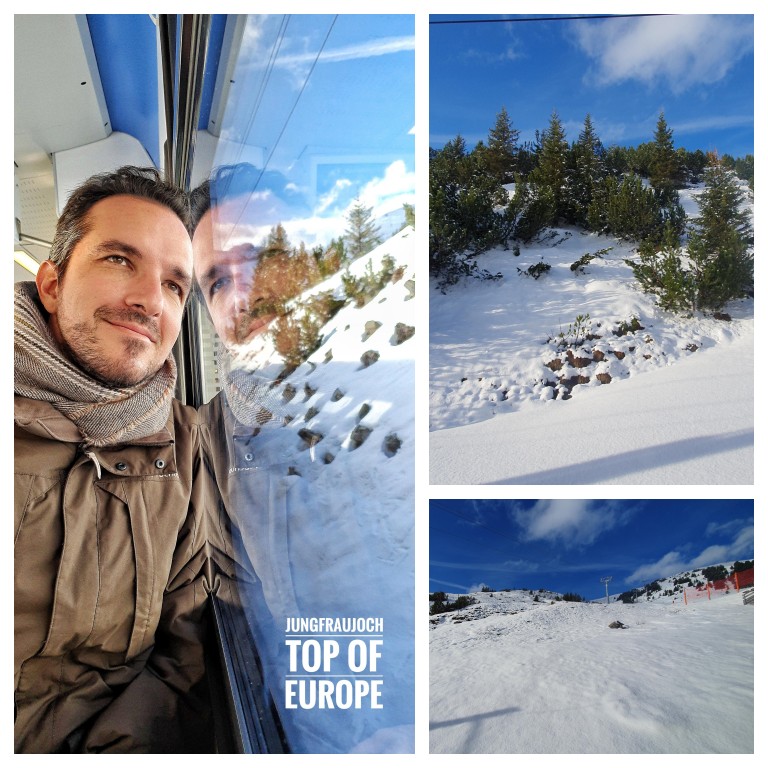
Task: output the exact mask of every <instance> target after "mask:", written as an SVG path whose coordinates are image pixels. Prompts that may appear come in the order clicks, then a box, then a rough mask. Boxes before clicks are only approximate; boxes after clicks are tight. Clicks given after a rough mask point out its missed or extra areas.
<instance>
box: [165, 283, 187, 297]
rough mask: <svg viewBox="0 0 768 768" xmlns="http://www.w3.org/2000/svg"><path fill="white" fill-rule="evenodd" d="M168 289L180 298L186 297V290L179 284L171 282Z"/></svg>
mask: <svg viewBox="0 0 768 768" xmlns="http://www.w3.org/2000/svg"><path fill="white" fill-rule="evenodd" d="M168 288H169V289H170V290H171V291H173V293H175V294H177V295H178V296H182V297H183V296H184V289H183V288H182V287H181V286H180V285H179V284H178V283H173V282H169V283H168Z"/></svg>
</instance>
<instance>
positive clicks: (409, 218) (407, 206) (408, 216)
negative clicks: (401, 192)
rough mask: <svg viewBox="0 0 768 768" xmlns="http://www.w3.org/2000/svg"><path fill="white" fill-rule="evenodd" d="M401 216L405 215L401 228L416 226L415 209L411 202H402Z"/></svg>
mask: <svg viewBox="0 0 768 768" xmlns="http://www.w3.org/2000/svg"><path fill="white" fill-rule="evenodd" d="M403 216H405V222H404V223H403V229H405V227H413V228H414V229H415V228H416V209H415V208H414V206H413V205H412V204H411V203H403Z"/></svg>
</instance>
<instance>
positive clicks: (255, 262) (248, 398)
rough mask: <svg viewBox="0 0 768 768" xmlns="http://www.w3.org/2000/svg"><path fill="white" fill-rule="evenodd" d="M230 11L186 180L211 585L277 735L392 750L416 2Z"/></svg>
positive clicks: (404, 746)
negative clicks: (367, 8)
mask: <svg viewBox="0 0 768 768" xmlns="http://www.w3.org/2000/svg"><path fill="white" fill-rule="evenodd" d="M236 21H237V24H236V25H235V24H234V20H232V19H230V20H229V21H228V24H230V23H231V24H232V26H230V27H228V31H227V33H225V41H227V40H231V41H232V42H231V45H229V47H228V43H226V42H225V45H224V46H223V47H222V51H223V53H222V60H221V61H220V62H219V73H218V79H217V93H216V95H214V104H213V108H212V109H211V117H210V120H209V124H208V128H207V129H206V130H203V131H201V132H200V135H199V136H198V152H199V153H200V154H201V155H204V154H205V152H206V151H207V148H208V147H215V149H214V151H213V152H212V153H211V160H212V161H211V162H210V167H211V170H210V173H207V174H206V175H207V176H208V180H207V182H206V183H204V184H203V185H202V186H198V187H197V188H196V190H195V191H194V192H193V216H194V219H195V223H196V229H195V232H194V237H193V249H194V253H195V274H196V278H197V281H198V283H199V288H200V299H201V305H202V307H203V314H204V315H206V322H209V321H210V326H211V332H210V333H209V334H208V335H207V341H206V344H207V346H208V350H209V353H208V357H207V360H206V364H207V368H208V371H210V372H211V375H210V376H209V377H208V378H209V391H208V393H207V398H206V399H208V400H209V402H208V403H207V404H206V405H205V406H204V407H203V409H202V411H203V416H204V418H203V421H204V423H205V424H206V430H207V451H208V463H209V466H210V471H211V476H212V479H213V481H214V483H213V485H214V486H215V487H216V488H217V489H218V490H217V500H216V504H215V511H213V512H212V514H214V524H213V525H212V528H213V530H214V533H213V534H212V535H213V536H214V545H215V546H214V551H215V552H216V553H217V557H218V558H219V559H220V562H219V565H220V568H221V571H222V573H223V574H225V576H226V575H229V576H233V578H225V579H224V580H225V582H226V584H225V586H224V587H222V590H221V595H222V596H223V598H224V599H227V600H229V599H230V595H231V596H232V600H233V602H236V603H242V605H243V611H244V614H245V616H246V619H247V624H248V626H249V630H248V631H247V633H244V634H247V635H248V636H247V637H242V638H240V639H241V640H242V642H248V643H251V644H252V645H253V647H255V648H256V649H257V651H258V654H259V657H260V663H261V666H262V668H263V673H264V677H265V681H266V686H267V688H268V691H269V693H270V694H271V696H272V698H273V700H274V705H275V708H276V710H277V712H278V715H279V718H280V721H281V724H282V728H283V730H284V733H285V736H286V739H287V742H288V746H289V748H290V749H291V750H293V751H297V752H349V751H370V752H392V751H396V752H404V751H405V752H408V751H412V750H413V707H414V702H413V695H414V691H413V513H414V496H413V489H414V478H413V447H414V430H413V420H414V418H413V417H414V414H413V392H414V389H413V384H414V382H413V367H414V365H413V360H414V345H415V341H414V334H415V321H414V311H413V306H414V304H415V302H414V300H413V298H414V295H415V281H414V278H415V261H414V231H413V228H412V224H413V203H414V158H413V154H414V147H413V139H414V136H413V126H414V83H413V78H414V23H413V17H411V16H372V15H361V16H338V17H334V16H290V17H287V16H286V17H284V16H248V17H240V18H238V19H237V20H236ZM228 35H229V36H230V37H228ZM228 51H229V52H230V53H231V52H233V51H234V52H236V56H234V57H231V56H230V58H228V59H227V58H226V57H227V56H228V55H229V54H228ZM217 98H219V99H223V100H221V101H217ZM206 134H209V135H206ZM211 137H214V139H213V140H211ZM197 177H198V182H200V181H201V180H202V179H201V174H200V173H199V172H198V173H197ZM227 590H231V593H230V592H227Z"/></svg>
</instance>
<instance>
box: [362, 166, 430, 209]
mask: <svg viewBox="0 0 768 768" xmlns="http://www.w3.org/2000/svg"><path fill="white" fill-rule="evenodd" d="M415 193H416V174H415V173H413V171H408V170H407V169H406V167H405V163H404V162H403V161H402V160H395V162H394V163H391V164H390V165H388V166H387V168H386V170H385V171H384V176H383V177H381V178H378V177H377V178H374V179H371V181H369V182H368V183H367V184H366V185H365V186H364V187H363V188H362V189H361V190H360V194H359V198H360V201H361V202H362V203H363V205H365V206H366V207H367V208H372V209H373V217H374V218H378V217H379V216H383V215H384V214H386V213H390V212H391V211H394V210H396V209H399V208H402V207H403V203H412V202H413V198H414V195H415Z"/></svg>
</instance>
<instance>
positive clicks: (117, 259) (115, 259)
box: [107, 253, 128, 264]
mask: <svg viewBox="0 0 768 768" xmlns="http://www.w3.org/2000/svg"><path fill="white" fill-rule="evenodd" d="M107 261H109V262H111V263H112V264H127V263H128V259H126V258H125V256H118V255H117V254H116V253H113V254H112V255H111V256H107Z"/></svg>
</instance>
